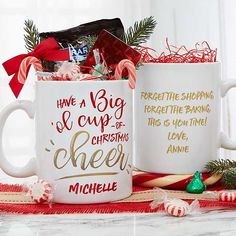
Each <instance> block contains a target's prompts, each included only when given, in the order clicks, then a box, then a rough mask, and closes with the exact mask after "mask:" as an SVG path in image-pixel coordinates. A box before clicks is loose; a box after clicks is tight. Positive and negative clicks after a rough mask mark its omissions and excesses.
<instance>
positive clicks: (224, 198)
mask: <svg viewBox="0 0 236 236" xmlns="http://www.w3.org/2000/svg"><path fill="white" fill-rule="evenodd" d="M218 199H219V201H221V202H236V190H231V191H230V190H228V191H227V190H226V191H220V192H219V193H218Z"/></svg>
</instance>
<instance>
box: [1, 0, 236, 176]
mask: <svg viewBox="0 0 236 236" xmlns="http://www.w3.org/2000/svg"><path fill="white" fill-rule="evenodd" d="M234 9H236V1H234V0H224V1H223V0H0V64H2V62H4V61H5V60H7V59H9V58H11V57H13V56H15V55H18V54H21V53H24V52H26V49H25V48H24V40H23V34H24V31H23V24H24V20H26V19H32V20H33V21H34V22H35V24H36V25H37V26H38V29H39V31H40V32H43V31H55V30H62V29H66V28H70V27H73V26H77V25H79V24H82V23H86V22H89V21H93V20H98V19H101V18H115V17H120V18H121V20H122V22H123V24H124V27H125V28H126V29H127V27H128V26H130V25H133V23H134V22H135V21H136V20H140V19H142V18H144V17H147V16H150V15H153V16H154V17H155V18H156V20H157V22H158V25H157V28H156V31H155V33H154V35H153V36H152V38H151V40H150V41H149V46H151V47H153V48H155V49H156V50H157V51H159V52H160V51H162V50H163V49H164V46H165V44H164V43H165V39H166V37H168V39H169V42H170V43H172V44H174V45H178V46H181V45H186V46H187V47H193V46H194V45H195V43H196V42H198V41H203V40H207V41H208V42H209V44H210V45H211V46H212V48H218V52H219V54H218V58H219V59H220V60H221V61H222V63H223V75H224V77H225V78H226V79H230V78H233V77H236V69H235V65H236V28H235V25H236V14H235V10H234ZM9 80H10V78H9V77H8V76H7V74H6V72H5V71H4V69H3V67H2V66H1V65H0V110H1V109H2V108H3V107H5V106H6V105H7V104H9V103H10V102H12V101H14V100H15V98H14V96H13V94H12V92H11V91H10V89H9V87H8V83H9ZM33 81H34V75H33V73H32V71H31V73H30V76H29V78H28V81H27V84H26V85H25V87H24V89H23V90H22V93H21V95H20V97H19V98H20V99H31V100H32V99H33V97H34V93H33ZM234 94H235V90H232V91H231V92H230V94H229V96H228V97H227V99H225V101H224V108H223V111H224V116H223V127H224V129H226V131H227V133H230V135H231V137H232V138H234V139H236V122H234V120H236V119H235V118H236V104H235V102H234V101H235V100H236V95H234ZM227 104H229V106H226V105H227ZM227 114H229V116H227ZM227 117H229V118H227ZM34 137H35V134H34V122H33V121H30V120H29V119H28V118H27V117H26V115H25V114H24V113H23V112H21V111H17V112H15V114H13V115H12V116H11V117H10V118H9V120H8V121H7V125H6V127H5V130H4V146H5V152H6V154H7V155H8V157H9V159H10V160H11V161H12V162H14V164H16V165H18V166H22V165H24V164H25V162H26V161H27V159H28V156H29V155H34V141H35V138H34ZM203 138H204V137H203ZM235 156H236V152H235V151H234V152H226V154H223V156H222V157H233V158H234V157H235ZM1 176H2V180H3V178H6V176H5V175H4V174H1Z"/></svg>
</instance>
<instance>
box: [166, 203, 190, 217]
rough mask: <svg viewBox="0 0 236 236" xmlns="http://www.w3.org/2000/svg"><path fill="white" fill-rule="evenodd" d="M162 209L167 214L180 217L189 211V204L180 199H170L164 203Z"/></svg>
mask: <svg viewBox="0 0 236 236" xmlns="http://www.w3.org/2000/svg"><path fill="white" fill-rule="evenodd" d="M164 209H165V212H166V213H167V214H169V215H172V216H177V217H182V216H186V215H187V214H188V213H189V212H190V205H189V204H188V203H187V202H185V201H183V200H181V199H172V200H168V201H167V202H166V203H164Z"/></svg>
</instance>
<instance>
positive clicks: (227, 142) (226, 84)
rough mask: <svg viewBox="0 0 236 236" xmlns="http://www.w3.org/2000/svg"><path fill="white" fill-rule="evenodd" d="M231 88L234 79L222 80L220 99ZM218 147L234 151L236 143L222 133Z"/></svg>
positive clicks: (235, 84)
mask: <svg viewBox="0 0 236 236" xmlns="http://www.w3.org/2000/svg"><path fill="white" fill-rule="evenodd" d="M233 87H236V79H230V80H223V81H222V82H221V97H224V96H225V95H226V93H227V92H228V91H229V90H230V89H231V88H233ZM220 145H221V147H222V148H225V149H229V150H236V141H234V140H232V139H230V138H229V137H227V136H226V134H225V133H223V132H221V133H220Z"/></svg>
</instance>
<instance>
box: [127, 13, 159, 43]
mask: <svg viewBox="0 0 236 236" xmlns="http://www.w3.org/2000/svg"><path fill="white" fill-rule="evenodd" d="M156 24H157V22H156V21H155V19H154V17H153V16H150V17H147V18H144V19H143V20H141V21H139V22H138V21H136V22H135V23H134V26H133V27H132V26H131V27H129V28H128V29H127V31H126V33H125V35H124V41H125V42H126V43H127V44H128V45H130V46H135V47H138V46H140V44H142V43H146V42H147V40H148V39H149V38H150V36H151V34H152V33H153V31H154V29H155V27H156Z"/></svg>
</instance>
